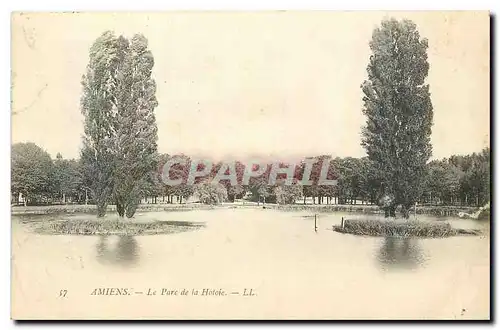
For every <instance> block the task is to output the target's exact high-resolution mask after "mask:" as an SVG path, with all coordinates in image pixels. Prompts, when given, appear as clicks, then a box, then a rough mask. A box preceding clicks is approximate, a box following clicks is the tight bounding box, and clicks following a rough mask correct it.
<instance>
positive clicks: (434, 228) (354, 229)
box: [333, 220, 480, 238]
mask: <svg viewBox="0 0 500 330" xmlns="http://www.w3.org/2000/svg"><path fill="white" fill-rule="evenodd" d="M333 230H334V231H337V232H340V233H347V234H354V235H364V236H383V237H403V238H409V237H421V238H426V237H428V238H438V237H450V236H456V235H479V234H480V231H478V230H465V229H456V228H453V227H452V226H451V225H450V224H449V223H442V222H423V221H415V220H406V221H405V220H402V221H401V220H343V222H342V224H341V225H340V226H333Z"/></svg>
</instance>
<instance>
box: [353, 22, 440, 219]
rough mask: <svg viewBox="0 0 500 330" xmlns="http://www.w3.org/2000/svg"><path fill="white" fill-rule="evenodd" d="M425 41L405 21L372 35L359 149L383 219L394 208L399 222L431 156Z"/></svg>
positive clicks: (385, 25) (415, 196)
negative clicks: (376, 184)
mask: <svg viewBox="0 0 500 330" xmlns="http://www.w3.org/2000/svg"><path fill="white" fill-rule="evenodd" d="M427 47H428V43H427V40H426V39H424V38H421V37H420V34H419V32H418V31H417V26H416V25H415V23H413V22H412V21H410V20H402V21H397V20H395V19H389V20H384V21H383V22H382V24H381V26H380V27H378V28H376V29H375V30H374V31H373V35H372V40H371V42H370V49H371V51H372V55H371V56H370V62H369V64H368V68H367V71H368V80H366V81H365V82H364V83H363V84H362V86H361V87H362V90H363V93H364V97H363V102H364V107H363V113H364V114H365V115H366V126H365V127H364V128H363V133H362V134H363V139H362V146H363V147H364V148H365V149H366V151H367V153H368V157H369V159H370V160H371V161H372V163H373V165H374V167H373V169H372V170H373V171H374V172H375V173H376V175H377V176H378V177H379V179H380V182H381V184H382V191H383V195H384V196H385V197H386V198H385V200H386V201H390V202H389V203H386V205H385V208H386V216H395V210H396V207H397V206H398V205H401V207H402V214H403V216H404V217H405V218H408V216H409V210H410V208H411V207H412V205H413V204H414V203H415V202H416V200H417V199H418V197H420V196H421V194H422V189H423V184H424V182H425V173H426V171H425V169H426V163H427V161H428V160H429V157H430V156H431V154H432V146H431V143H430V137H431V128H432V120H433V112H432V104H431V98H430V93H429V85H427V84H425V79H426V77H427V74H428V71H429V63H428V61H427Z"/></svg>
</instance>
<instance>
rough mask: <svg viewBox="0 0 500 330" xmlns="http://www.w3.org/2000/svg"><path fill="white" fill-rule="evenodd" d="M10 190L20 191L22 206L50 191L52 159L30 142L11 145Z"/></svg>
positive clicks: (16, 192)
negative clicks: (22, 198) (22, 199)
mask: <svg viewBox="0 0 500 330" xmlns="http://www.w3.org/2000/svg"><path fill="white" fill-rule="evenodd" d="M11 166H12V169H11V191H12V193H15V194H19V193H21V194H22V195H23V197H24V206H26V205H27V204H28V202H31V201H32V200H34V199H36V198H37V197H40V196H42V195H46V194H48V193H50V180H51V173H52V159H51V158H50V155H49V154H48V153H47V152H46V151H45V150H43V149H42V148H40V147H39V146H37V145H36V144H34V143H32V142H28V143H16V144H14V145H13V146H12V164H11Z"/></svg>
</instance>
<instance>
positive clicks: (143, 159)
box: [81, 32, 158, 218]
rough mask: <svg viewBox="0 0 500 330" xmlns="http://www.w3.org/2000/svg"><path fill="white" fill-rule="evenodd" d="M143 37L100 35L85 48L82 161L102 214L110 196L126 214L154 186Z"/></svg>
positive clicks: (153, 133)
mask: <svg viewBox="0 0 500 330" xmlns="http://www.w3.org/2000/svg"><path fill="white" fill-rule="evenodd" d="M153 66H154V59H153V55H152V54H151V52H150V51H149V50H148V42H147V39H146V38H145V37H144V36H142V35H135V36H134V37H133V38H132V39H131V41H129V40H127V39H126V38H124V37H123V36H119V37H116V36H115V35H114V34H113V33H112V32H105V33H103V34H102V35H101V36H100V37H99V38H98V39H97V40H96V41H95V42H94V44H93V45H92V47H91V50H90V58H89V64H88V66H87V73H86V75H85V76H84V77H83V80H82V85H83V96H82V101H81V107H82V113H83V115H84V117H85V129H84V132H85V136H84V141H83V142H84V147H83V149H82V155H81V156H82V157H81V158H82V161H83V164H85V165H84V173H85V176H86V180H85V181H86V182H88V183H89V184H90V189H91V191H92V193H93V197H94V199H95V201H96V204H97V210H98V216H99V217H101V216H104V214H105V212H106V207H107V204H108V203H109V202H110V200H111V199H113V200H114V202H115V203H116V206H117V207H116V209H117V212H118V214H119V215H120V216H124V215H125V214H126V215H127V217H129V218H130V217H132V216H133V215H134V214H135V211H136V209H137V206H138V204H139V202H140V199H141V196H142V195H143V194H144V193H146V192H147V191H151V187H152V186H155V185H156V184H157V178H156V177H155V175H154V172H155V170H156V168H157V161H158V157H157V139H158V137H157V127H156V119H155V116H154V112H153V110H154V108H155V107H156V106H157V105H158V102H157V100H156V96H155V94H156V85H155V82H154V80H153V79H152V78H151V72H152V68H153Z"/></svg>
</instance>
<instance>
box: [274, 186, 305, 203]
mask: <svg viewBox="0 0 500 330" xmlns="http://www.w3.org/2000/svg"><path fill="white" fill-rule="evenodd" d="M274 194H275V195H276V203H278V204H295V202H296V201H297V200H298V199H300V198H302V196H303V187H302V186H300V185H297V184H292V185H284V184H277V185H276V187H275V188H274Z"/></svg>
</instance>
